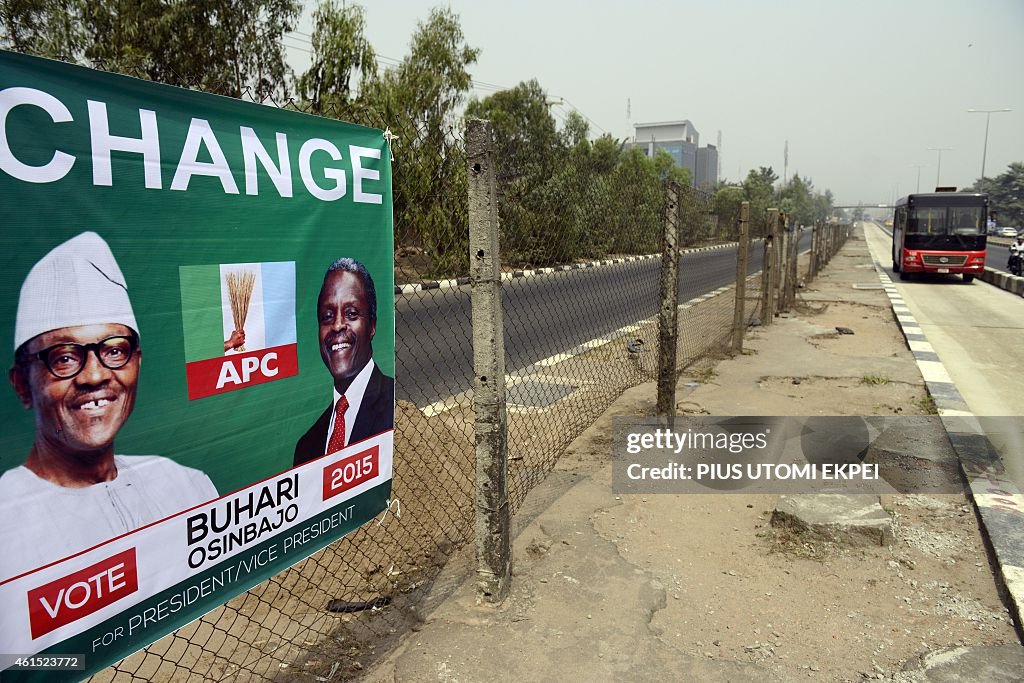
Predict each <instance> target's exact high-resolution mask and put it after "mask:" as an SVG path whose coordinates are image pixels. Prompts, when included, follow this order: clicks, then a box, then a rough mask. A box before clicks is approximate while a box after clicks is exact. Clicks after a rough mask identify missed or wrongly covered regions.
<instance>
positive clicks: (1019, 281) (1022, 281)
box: [979, 266, 1024, 296]
mask: <svg viewBox="0 0 1024 683" xmlns="http://www.w3.org/2000/svg"><path fill="white" fill-rule="evenodd" d="M979 277H980V278H981V281H982V282H987V283H988V284H990V285H995V286H996V287H998V288H999V289H1004V290H1006V291H1007V292H1012V293H1013V294H1018V295H1021V296H1024V277H1018V276H1016V275H1010V274H1009V273H1004V272H1003V271H1001V270H996V269H995V268H989V267H988V266H985V272H983V273H982V274H981V275H980V276H979Z"/></svg>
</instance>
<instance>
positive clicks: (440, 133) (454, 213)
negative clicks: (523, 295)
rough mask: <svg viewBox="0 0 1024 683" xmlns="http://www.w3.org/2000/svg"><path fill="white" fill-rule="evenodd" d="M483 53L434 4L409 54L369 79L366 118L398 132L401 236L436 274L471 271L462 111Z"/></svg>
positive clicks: (397, 224)
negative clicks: (368, 113) (471, 68)
mask: <svg viewBox="0 0 1024 683" xmlns="http://www.w3.org/2000/svg"><path fill="white" fill-rule="evenodd" d="M479 54H480V51H479V50H478V49H476V48H472V47H469V46H468V45H466V44H465V42H464V36H463V33H462V27H461V26H460V25H459V20H458V16H457V15H455V14H454V13H452V12H450V11H448V10H443V9H434V10H432V11H431V13H430V16H429V17H428V18H427V19H426V21H423V22H420V23H419V24H418V25H417V28H416V32H415V33H414V34H413V37H412V41H411V45H410V51H409V55H408V56H406V57H405V58H404V59H403V60H402V62H401V63H400V64H399V65H398V66H397V67H396V68H394V69H392V70H389V71H386V72H384V73H383V74H382V75H380V76H378V77H374V78H370V79H369V80H368V81H367V82H365V83H364V84H363V85H362V94H361V96H362V97H363V98H364V99H365V101H366V102H367V103H369V104H370V105H372V107H373V119H374V120H368V121H366V123H370V124H372V125H375V126H378V127H381V128H383V127H385V126H387V127H389V128H390V129H391V132H392V133H393V134H394V136H395V141H396V142H395V152H394V155H395V162H394V169H395V170H394V181H393V184H394V195H393V196H394V213H395V233H396V240H397V241H399V242H404V243H405V244H409V245H415V246H422V247H423V248H424V249H425V250H426V251H427V253H428V255H429V256H430V257H431V268H432V271H433V273H434V274H448V275H453V274H464V273H466V272H468V270H469V253H468V252H469V247H468V239H467V225H468V223H467V215H466V202H465V196H466V187H467V178H466V159H465V154H464V151H463V150H462V148H461V146H460V145H461V143H460V142H459V138H461V134H460V133H459V132H458V130H457V129H458V127H460V124H461V121H460V119H459V117H458V110H459V109H460V108H461V106H462V104H463V103H464V102H465V100H466V95H467V93H468V92H469V88H470V85H471V84H472V80H471V77H470V74H469V71H468V67H469V66H470V65H472V64H473V63H475V62H476V59H477V56H478V55H479Z"/></svg>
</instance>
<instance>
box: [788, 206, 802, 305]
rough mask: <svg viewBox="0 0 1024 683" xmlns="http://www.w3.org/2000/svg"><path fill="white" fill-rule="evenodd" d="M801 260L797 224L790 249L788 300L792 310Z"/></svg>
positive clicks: (794, 303) (794, 227)
mask: <svg viewBox="0 0 1024 683" xmlns="http://www.w3.org/2000/svg"><path fill="white" fill-rule="evenodd" d="M799 260H800V231H799V230H798V229H797V226H795V225H794V226H793V232H792V244H791V245H790V251H789V299H788V301H787V308H789V309H790V310H792V309H794V308H796V290H797V280H798V279H799V277H800V269H799V267H798V261H799Z"/></svg>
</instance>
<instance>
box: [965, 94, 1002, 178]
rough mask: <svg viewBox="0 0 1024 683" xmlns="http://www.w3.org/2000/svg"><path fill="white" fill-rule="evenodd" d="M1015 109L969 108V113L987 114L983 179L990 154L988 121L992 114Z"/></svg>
mask: <svg viewBox="0 0 1024 683" xmlns="http://www.w3.org/2000/svg"><path fill="white" fill-rule="evenodd" d="M1005 111H1013V110H1012V109H968V110H967V113H968V114H984V115H985V144H984V145H983V146H982V148H981V179H982V180H984V179H985V157H986V156H987V155H988V121H989V119H991V118H992V114H998V113H1000V112H1005Z"/></svg>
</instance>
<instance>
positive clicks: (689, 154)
mask: <svg viewBox="0 0 1024 683" xmlns="http://www.w3.org/2000/svg"><path fill="white" fill-rule="evenodd" d="M633 146H634V147H637V148H638V149H640V150H641V151H642V152H643V153H644V154H645V155H647V156H648V157H651V158H653V157H654V155H655V154H656V153H657V152H658V150H664V151H666V152H668V154H669V155H670V156H671V157H672V159H673V160H674V161H675V162H676V164H678V165H679V166H681V167H683V168H685V169H688V170H689V171H690V178H691V179H692V181H693V184H694V187H704V188H707V189H711V188H713V187H714V186H715V185H716V184H717V183H718V150H717V149H716V148H715V146H714V145H708V146H707V147H703V148H702V147H700V133H698V132H697V129H696V128H695V127H694V125H693V123H691V122H690V121H687V120H683V121H665V122H661V123H638V124H636V125H635V126H634V136H633Z"/></svg>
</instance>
